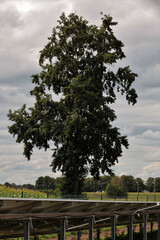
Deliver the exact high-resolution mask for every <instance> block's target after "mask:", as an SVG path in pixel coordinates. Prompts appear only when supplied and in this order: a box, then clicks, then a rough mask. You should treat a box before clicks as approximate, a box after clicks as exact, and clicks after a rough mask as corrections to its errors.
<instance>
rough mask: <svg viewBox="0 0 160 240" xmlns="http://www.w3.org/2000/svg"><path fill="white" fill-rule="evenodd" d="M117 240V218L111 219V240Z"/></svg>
mask: <svg viewBox="0 0 160 240" xmlns="http://www.w3.org/2000/svg"><path fill="white" fill-rule="evenodd" d="M115 239H116V216H113V217H111V240H115Z"/></svg>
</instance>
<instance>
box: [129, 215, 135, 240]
mask: <svg viewBox="0 0 160 240" xmlns="http://www.w3.org/2000/svg"><path fill="white" fill-rule="evenodd" d="M133 219H134V215H133V214H132V215H130V216H129V229H128V230H129V231H128V236H129V240H133Z"/></svg>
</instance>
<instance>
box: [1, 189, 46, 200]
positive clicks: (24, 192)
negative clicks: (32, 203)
mask: <svg viewBox="0 0 160 240" xmlns="http://www.w3.org/2000/svg"><path fill="white" fill-rule="evenodd" d="M0 197H10V198H22V197H23V198H47V194H46V193H43V192H40V191H36V190H28V189H26V188H24V189H14V188H10V187H6V186H0Z"/></svg>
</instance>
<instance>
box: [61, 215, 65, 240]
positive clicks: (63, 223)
mask: <svg viewBox="0 0 160 240" xmlns="http://www.w3.org/2000/svg"><path fill="white" fill-rule="evenodd" d="M65 235H66V219H61V220H60V240H65Z"/></svg>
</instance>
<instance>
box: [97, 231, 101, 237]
mask: <svg viewBox="0 0 160 240" xmlns="http://www.w3.org/2000/svg"><path fill="white" fill-rule="evenodd" d="M100 234H101V230H100V229H97V240H100Z"/></svg>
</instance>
